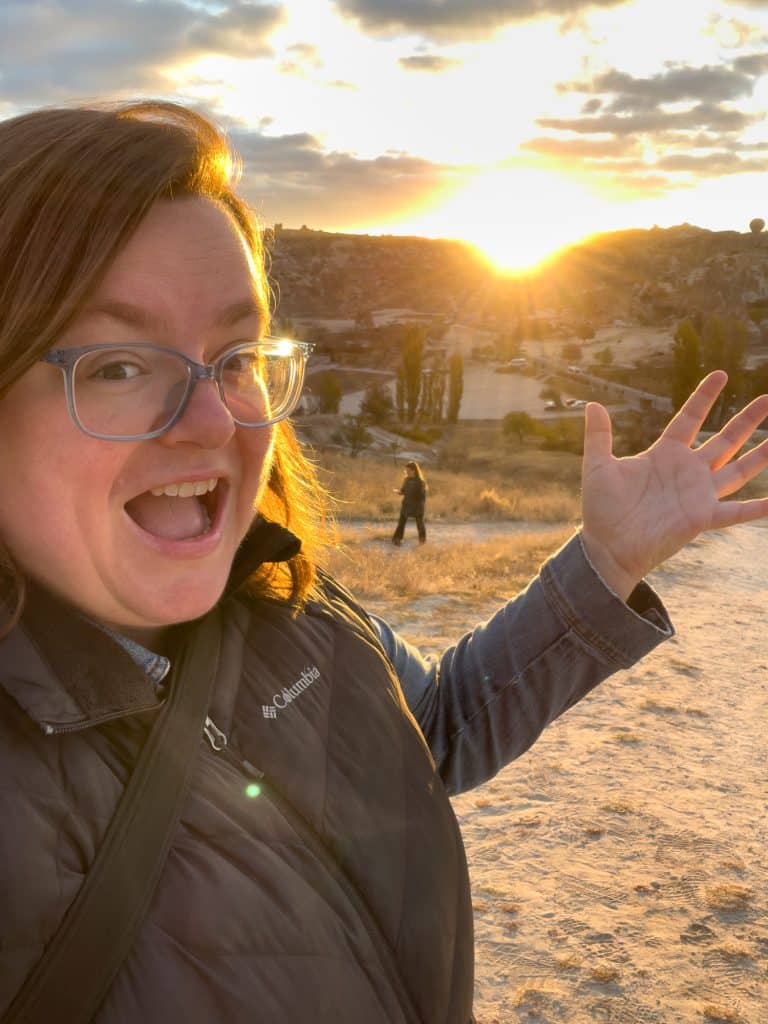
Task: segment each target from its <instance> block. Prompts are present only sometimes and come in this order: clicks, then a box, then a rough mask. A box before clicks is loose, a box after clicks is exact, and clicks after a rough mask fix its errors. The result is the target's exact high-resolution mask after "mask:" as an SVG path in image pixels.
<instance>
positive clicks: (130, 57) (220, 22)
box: [0, 0, 285, 105]
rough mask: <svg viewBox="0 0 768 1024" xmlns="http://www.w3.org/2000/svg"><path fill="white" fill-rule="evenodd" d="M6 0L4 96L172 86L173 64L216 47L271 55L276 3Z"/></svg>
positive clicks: (37, 98)
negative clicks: (210, 5)
mask: <svg viewBox="0 0 768 1024" xmlns="http://www.w3.org/2000/svg"><path fill="white" fill-rule="evenodd" d="M220 6H221V9H220V10H219V11H218V12H217V13H211V12H210V11H208V10H207V9H204V8H202V7H200V6H194V7H193V6H190V5H189V4H187V3H184V2H182V0H153V2H152V3H142V2H137V0H39V2H35V3H29V2H27V0H2V21H3V32H2V35H0V98H1V99H4V100H14V101H17V102H21V103H24V104H29V105H34V104H36V103H52V102H54V103H55V102H57V101H64V100H71V99H73V98H76V97H81V96H95V95H98V96H100V97H102V96H111V95H115V94H118V93H124V92H126V91H132V92H134V93H145V94H147V93H152V92H155V93H167V92H168V87H169V80H168V78H167V75H166V72H167V70H168V69H170V68H173V67H174V66H178V65H180V64H184V63H186V62H189V61H192V60H195V59H197V58H199V57H203V56H206V55H210V54H224V55H226V56H230V57H240V58H253V57H262V56H267V55H269V54H271V49H270V47H269V43H268V40H269V37H270V35H271V34H272V32H273V31H274V30H275V29H276V28H277V27H278V25H280V24H281V23H282V21H283V19H284V16H285V11H284V8H283V7H282V6H280V5H279V4H275V3H250V2H247V0H229V2H227V3H225V4H223V5H220Z"/></svg>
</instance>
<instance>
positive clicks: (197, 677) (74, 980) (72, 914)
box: [2, 609, 221, 1024]
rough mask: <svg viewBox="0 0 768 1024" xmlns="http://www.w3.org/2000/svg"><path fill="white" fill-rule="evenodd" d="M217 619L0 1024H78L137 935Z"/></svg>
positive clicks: (193, 735)
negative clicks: (70, 898) (64, 909)
mask: <svg viewBox="0 0 768 1024" xmlns="http://www.w3.org/2000/svg"><path fill="white" fill-rule="evenodd" d="M220 643H221V620H220V613H219V611H218V609H214V610H213V611H212V612H210V613H209V614H208V615H207V616H206V617H205V618H204V619H202V620H201V621H200V622H199V623H198V624H197V626H196V627H195V629H194V630H193V632H192V638H191V640H190V641H189V642H188V643H187V645H186V646H185V648H184V649H183V651H182V652H181V654H180V657H179V659H178V664H177V666H176V668H175V669H174V671H173V675H172V677H171V688H170V697H169V698H168V703H167V705H166V707H165V709H164V710H163V711H162V713H161V715H160V717H159V719H158V721H157V722H156V723H155V726H154V728H153V729H152V732H151V733H150V736H149V739H148V740H147V742H146V744H145V746H144V749H143V751H142V753H141V757H140V758H139V761H138V762H137V764H136V767H135V768H134V770H133V774H132V775H131V778H130V781H129V783H128V785H127V787H126V789H125V792H124V794H123V797H122V799H121V801H120V803H119V805H118V808H117V810H116V811H115V814H114V816H113V818H112V820H111V822H110V823H109V826H108V828H107V832H106V835H105V836H104V840H103V842H102V843H101V846H100V847H99V850H98V852H97V854H96V859H95V860H94V862H93V864H92V866H91V869H90V871H89V872H88V875H87V877H86V879H85V881H84V882H83V884H82V886H81V888H80V891H79V892H78V894H77V896H76V898H75V900H74V902H73V903H72V905H71V907H70V908H69V910H68V911H67V914H66V916H65V917H64V920H63V921H62V923H61V925H60V926H59V929H58V931H57V932H56V934H55V935H54V937H53V939H52V940H51V942H50V943H49V945H48V946H47V947H46V950H45V953H44V954H43V957H42V959H41V960H40V961H39V963H38V964H37V966H36V967H35V968H34V970H33V971H32V972H31V974H30V975H29V977H28V978H27V980H26V982H25V983H24V985H23V986H22V988H21V990H20V991H19V993H18V994H17V996H16V998H15V999H14V1001H13V1003H12V1005H11V1006H10V1008H9V1009H8V1011H7V1012H6V1014H5V1015H4V1016H3V1018H2V1024H50V1022H51V1021H54V1020H61V1021H67V1024H85V1022H87V1021H90V1020H91V1018H92V1017H93V1015H94V1014H95V1012H96V1010H97V1009H98V1006H99V1004H100V1003H101V1001H102V999H103V998H104V996H105V995H106V993H107V991H108V989H109V986H110V984H111V983H112V980H113V978H114V976H115V974H116V973H117V970H118V968H119V967H120V965H121V964H122V962H123V960H124V958H125V956H126V954H127V953H128V950H129V949H130V947H131V944H132V942H133V939H134V937H135V935H136V932H137V931H138V928H139V926H140V925H141V922H142V921H143V919H144V915H145V913H146V911H147V908H148V906H149V903H150V900H151V898H152V894H153V892H154V890H155V886H156V884H157V881H158V878H159V876H160V872H161V871H162V868H163V865H164V863H165V859H166V855H167V852H168V847H169V845H170V840H171V835H172V833H173V831H174V828H175V825H176V822H177V820H178V817H179V814H180V811H181V804H182V801H183V798H184V795H185V793H186V790H187V785H188V782H189V779H190V776H191V774H192V768H193V765H194V760H195V758H194V754H195V751H196V750H197V749H198V746H199V743H200V737H201V735H202V727H203V722H204V719H205V715H206V711H207V708H208V703H209V700H210V696H211V691H212V689H213V682H214V679H215V676H216V668H217V665H218V658H219V647H220Z"/></svg>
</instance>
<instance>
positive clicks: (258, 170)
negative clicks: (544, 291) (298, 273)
mask: <svg viewBox="0 0 768 1024" xmlns="http://www.w3.org/2000/svg"><path fill="white" fill-rule="evenodd" d="M147 96H152V97H161V98H165V99H174V100H177V101H179V102H182V103H187V104H190V105H193V106H194V107H195V108H196V109H200V110H202V111H204V112H205V113H207V114H209V115H210V116H211V117H212V118H213V119H214V120H215V121H216V122H217V123H218V124H219V125H220V126H221V127H222V128H223V129H224V130H225V131H226V132H227V135H228V137H229V138H230V140H231V142H232V144H233V145H234V147H235V148H236V149H237V150H238V152H239V153H240V155H241V157H242V160H243V177H242V181H241V191H242V192H243V194H244V195H245V197H246V198H247V199H248V201H249V202H250V203H251V205H252V206H253V207H254V208H255V210H256V212H257V213H258V214H259V216H260V217H261V219H262V221H263V222H264V223H265V224H269V225H271V224H273V223H282V224H283V225H284V226H285V227H300V226H302V225H307V226H308V227H311V228H315V229H322V230H327V231H351V232H356V233H369V234H382V233H386V234H416V235H425V236H429V237H444V238H461V239H465V240H467V241H469V242H472V243H474V244H476V245H478V246H479V247H480V248H481V249H483V251H485V252H486V253H488V254H489V255H490V257H491V258H492V259H494V260H496V261H497V262H498V263H499V265H501V266H504V267H509V268H523V267H527V266H529V265H531V264H533V263H535V261H537V260H539V259H541V258H543V257H545V256H547V255H549V254H551V253H552V252H553V251H555V250H556V249H558V248H559V247H561V246H563V245H566V244H569V243H572V242H575V241H578V240H580V239H582V238H584V237H586V236H588V235H590V234H593V233H596V232H601V231H611V230H617V229H623V228H637V227H640V228H643V227H645V228H647V227H652V226H654V225H659V226H661V227H669V226H672V225H674V224H681V223H685V222H687V223H691V224H696V225H699V226H701V227H705V228H709V229H712V230H736V231H746V230H748V224H749V221H750V220H751V219H753V218H755V217H763V218H764V219H765V220H766V221H768V189H767V188H766V183H767V182H768V176H767V172H768V119H767V118H766V113H767V112H768V0H624V2H622V0H592V2H589V0H285V2H280V0H271V2H256V0H253V2H249V0H229V2H227V0H221V2H201V0H0V118H2V117H8V116H13V115H15V114H18V113H21V112H25V111H27V110H31V109H34V108H36V107H39V106H52V105H53V106H55V105H69V104H73V103H88V102H92V101H94V100H103V99H121V98H125V99H129V98H134V97H147Z"/></svg>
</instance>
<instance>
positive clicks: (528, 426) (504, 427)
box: [501, 411, 537, 444]
mask: <svg viewBox="0 0 768 1024" xmlns="http://www.w3.org/2000/svg"><path fill="white" fill-rule="evenodd" d="M536 430H537V428H536V422H535V420H534V419H533V418H532V417H531V416H529V415H528V413H527V412H517V411H516V412H508V413H507V415H506V416H505V417H504V419H503V420H502V421H501V432H502V434H503V435H504V437H511V436H512V435H513V434H516V435H517V439H518V441H519V442H520V444H522V443H523V441H524V440H525V438H526V436H530V435H531V434H535V433H536Z"/></svg>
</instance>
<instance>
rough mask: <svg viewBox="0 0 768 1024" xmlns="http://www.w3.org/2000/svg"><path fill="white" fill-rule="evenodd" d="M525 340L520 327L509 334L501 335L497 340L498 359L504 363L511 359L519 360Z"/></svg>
mask: <svg viewBox="0 0 768 1024" xmlns="http://www.w3.org/2000/svg"><path fill="white" fill-rule="evenodd" d="M522 346H523V339H522V335H521V332H520V328H519V327H518V328H517V329H516V330H515V331H512V332H510V333H508V334H501V335H499V337H498V338H497V339H496V358H497V359H501V360H503V361H504V362H509V361H510V359H519V358H520V354H521V352H522V350H523V347H522Z"/></svg>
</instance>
